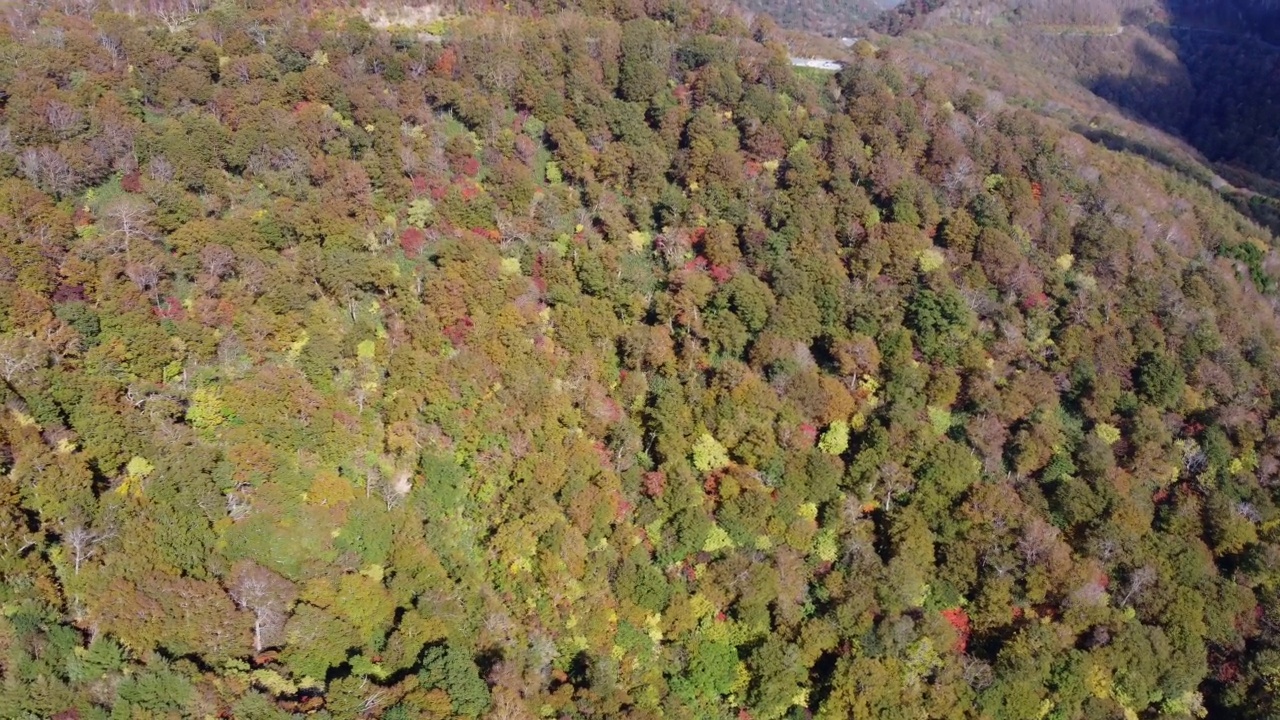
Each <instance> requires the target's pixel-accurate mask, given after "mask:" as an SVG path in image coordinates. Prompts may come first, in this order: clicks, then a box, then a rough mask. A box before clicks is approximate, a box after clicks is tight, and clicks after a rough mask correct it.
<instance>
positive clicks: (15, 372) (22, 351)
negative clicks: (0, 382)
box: [0, 334, 48, 384]
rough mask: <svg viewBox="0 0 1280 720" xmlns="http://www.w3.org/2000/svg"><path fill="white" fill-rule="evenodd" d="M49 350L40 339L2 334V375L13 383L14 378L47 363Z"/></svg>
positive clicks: (0, 370)
mask: <svg viewBox="0 0 1280 720" xmlns="http://www.w3.org/2000/svg"><path fill="white" fill-rule="evenodd" d="M47 358H48V351H47V350H46V349H45V348H44V346H43V345H41V344H40V343H39V342H38V341H36V340H35V339H33V338H29V337H25V336H23V335H16V334H6V335H2V336H0V376H3V377H4V381H5V382H6V383H9V384H13V380H14V378H16V377H18V376H20V375H23V374H25V373H28V372H31V371H32V370H35V369H36V368H38V367H40V366H41V365H43V364H44V363H45V360H46V359H47Z"/></svg>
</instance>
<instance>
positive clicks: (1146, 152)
mask: <svg viewBox="0 0 1280 720" xmlns="http://www.w3.org/2000/svg"><path fill="white" fill-rule="evenodd" d="M1071 130H1072V131H1073V132H1076V133H1079V134H1080V135H1082V136H1084V137H1086V138H1088V139H1089V140H1090V141H1092V142H1094V143H1097V144H1098V145H1101V146H1103V147H1105V148H1107V149H1108V150H1114V151H1116V152H1126V153H1132V154H1134V155H1139V156H1141V157H1144V158H1146V159H1147V160H1150V161H1151V162H1154V163H1157V164H1159V165H1163V166H1165V167H1167V168H1169V169H1170V170H1174V171H1176V172H1179V173H1182V174H1183V175H1185V176H1187V177H1189V178H1191V179H1193V180H1196V181H1197V182H1199V183H1201V184H1202V185H1204V186H1205V187H1207V188H1210V189H1212V190H1215V191H1217V192H1221V193H1222V195H1223V197H1224V199H1226V200H1227V202H1229V203H1231V205H1232V206H1234V207H1235V208H1236V210H1237V211H1238V212H1239V213H1240V214H1242V215H1244V216H1245V217H1248V218H1250V219H1252V220H1253V221H1254V222H1256V223H1258V224H1259V225H1261V226H1262V227H1264V228H1267V229H1268V230H1270V231H1271V232H1272V234H1274V235H1275V236H1276V237H1277V238H1280V200H1277V199H1275V197H1276V196H1277V195H1280V193H1277V192H1276V191H1277V188H1276V186H1275V183H1272V182H1269V181H1266V180H1261V181H1258V184H1260V185H1263V186H1264V188H1265V189H1266V190H1267V191H1268V194H1270V195H1272V196H1271V197H1267V196H1264V195H1255V194H1252V193H1250V192H1248V191H1240V190H1232V189H1231V183H1228V182H1225V181H1224V179H1223V178H1220V177H1217V176H1215V175H1214V174H1213V173H1212V172H1210V171H1209V170H1206V169H1205V167H1204V166H1203V165H1201V164H1199V163H1196V162H1194V161H1192V160H1190V159H1189V158H1187V157H1185V156H1181V155H1178V154H1176V153H1171V152H1169V151H1168V150H1165V149H1164V148H1160V147H1157V146H1155V145H1151V144H1148V143H1146V142H1142V141H1141V140H1135V139H1134V138H1130V137H1125V136H1123V135H1119V134H1117V133H1114V132H1112V131H1110V130H1103V129H1100V128H1094V127H1088V126H1085V125H1074V126H1072V128H1071ZM1235 185H1237V186H1243V183H1241V182H1240V180H1239V179H1236V181H1235Z"/></svg>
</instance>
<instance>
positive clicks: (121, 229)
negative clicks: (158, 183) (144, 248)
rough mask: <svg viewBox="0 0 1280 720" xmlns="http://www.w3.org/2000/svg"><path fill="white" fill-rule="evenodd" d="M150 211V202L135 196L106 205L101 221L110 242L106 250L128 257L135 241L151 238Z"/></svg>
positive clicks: (122, 198)
mask: <svg viewBox="0 0 1280 720" xmlns="http://www.w3.org/2000/svg"><path fill="white" fill-rule="evenodd" d="M152 210H153V207H152V205H151V203H150V202H148V201H146V200H144V199H142V198H140V197H137V196H136V195H124V196H121V197H120V198H117V199H116V200H114V201H112V202H111V204H109V205H107V207H106V208H104V209H103V211H102V220H103V226H104V229H105V230H106V237H107V238H108V239H109V241H110V244H109V245H108V249H109V250H110V251H112V252H122V253H124V255H125V257H126V258H127V257H129V255H130V252H129V250H130V247H131V245H132V244H133V243H134V242H135V241H137V240H141V239H143V238H149V237H151V212H152Z"/></svg>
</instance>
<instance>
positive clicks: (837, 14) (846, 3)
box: [739, 0, 902, 37]
mask: <svg viewBox="0 0 1280 720" xmlns="http://www.w3.org/2000/svg"><path fill="white" fill-rule="evenodd" d="M901 2H902V0H742V2H740V3H739V4H740V5H741V6H742V7H744V8H746V9H747V10H750V11H751V12H756V13H766V14H768V15H769V16H771V17H772V18H773V19H774V20H776V21H778V24H780V25H782V26H783V27H788V28H793V29H798V30H806V31H808V32H812V33H818V34H820V35H826V36H828V37H847V36H852V35H856V34H858V33H859V32H861V30H860V28H863V27H865V26H866V25H867V24H869V23H870V22H872V21H873V20H875V19H876V18H878V17H880V16H882V15H883V14H884V13H886V12H888V11H890V10H892V9H893V8H895V7H897V6H898V5H899V4H900V3H901Z"/></svg>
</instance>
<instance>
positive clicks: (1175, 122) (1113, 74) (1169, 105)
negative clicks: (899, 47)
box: [873, 0, 1280, 218]
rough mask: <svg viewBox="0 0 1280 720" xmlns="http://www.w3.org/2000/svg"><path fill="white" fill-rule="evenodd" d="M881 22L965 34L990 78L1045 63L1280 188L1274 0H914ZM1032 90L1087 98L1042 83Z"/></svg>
mask: <svg viewBox="0 0 1280 720" xmlns="http://www.w3.org/2000/svg"><path fill="white" fill-rule="evenodd" d="M873 24H875V26H876V27H878V28H879V29H880V30H882V31H885V32H891V33H894V34H904V33H914V34H918V35H923V36H925V37H927V38H934V39H940V40H944V41H951V40H954V41H956V42H957V43H958V44H960V45H961V46H965V47H964V52H966V53H968V54H969V55H970V57H968V58H966V59H965V61H964V62H969V63H972V62H975V59H974V57H973V52H974V51H980V53H979V54H983V55H985V57H984V58H982V59H980V60H977V62H978V63H979V67H981V68H982V69H981V70H978V71H977V72H978V74H979V75H986V74H988V72H989V71H988V69H987V68H989V67H997V68H999V67H1005V68H1015V69H1016V70H1015V73H1016V74H1022V73H1023V72H1024V71H1025V70H1026V69H1029V68H1037V69H1038V70H1039V72H1041V73H1044V74H1048V75H1052V76H1055V77H1057V78H1059V79H1060V80H1062V81H1069V83H1073V84H1078V85H1079V86H1081V88H1083V89H1084V90H1087V91H1088V92H1089V93H1090V94H1096V95H1097V96H1098V97H1101V98H1102V99H1104V100H1106V101H1108V102H1109V103H1111V108H1109V109H1107V110H1105V111H1103V112H1101V113H1100V115H1101V116H1102V117H1104V118H1107V119H1108V120H1110V121H1111V122H1117V121H1118V116H1120V117H1123V119H1124V120H1130V121H1137V122H1138V123H1140V124H1144V125H1148V126H1150V127H1152V128H1154V129H1156V130H1158V131H1160V132H1162V133H1167V134H1169V135H1170V136H1172V137H1175V138H1178V139H1180V140H1181V141H1183V142H1184V143H1185V144H1186V145H1187V149H1188V150H1189V151H1190V153H1191V156H1192V157H1191V159H1190V162H1191V163H1193V164H1194V163H1204V164H1206V165H1208V166H1210V167H1211V168H1212V169H1213V171H1214V172H1216V173H1217V174H1219V175H1222V176H1224V177H1228V178H1230V179H1231V181H1232V182H1233V183H1235V184H1237V185H1240V186H1244V187H1247V188H1249V189H1251V190H1253V191H1256V192H1259V193H1262V194H1264V195H1266V196H1269V197H1271V198H1274V197H1276V196H1277V195H1278V194H1280V193H1277V187H1278V186H1277V184H1276V183H1277V181H1278V180H1280V135H1278V134H1277V131H1276V128H1277V127H1280V83H1278V82H1277V79H1280V40H1278V38H1280V6H1278V5H1276V4H1275V3H1273V2H1270V1H1269V0H1217V1H1215V2H1189V1H1187V2H1184V1H1182V0H1126V1H1125V2H1119V3H1103V2H1095V1H1094V0H1069V1H1067V2H1052V3H1049V2H1042V1H1040V0H949V1H948V2H941V3H926V4H904V5H903V6H901V7H899V8H897V9H896V10H895V11H892V12H889V13H886V14H884V15H881V16H880V17H879V18H878V19H877V20H876V21H875V22H874V23H873ZM1058 92H1062V93H1064V95H1066V96H1070V95H1073V94H1075V95H1078V93H1073V92H1072V89H1070V88H1068V89H1066V90H1065V91H1058ZM1030 97H1031V98H1034V99H1047V98H1053V99H1055V100H1063V101H1065V102H1068V103H1070V104H1074V105H1076V106H1077V107H1078V106H1079V105H1080V103H1079V102H1078V101H1077V100H1070V99H1067V98H1066V97H1059V96H1056V95H1055V94H1050V93H1048V92H1046V91H1045V90H1043V89H1041V90H1039V91H1032V92H1031V93H1030ZM1147 135H1148V133H1145V132H1138V133H1136V137H1135V138H1134V140H1135V141H1136V144H1139V145H1140V144H1143V143H1145V142H1149V141H1151V140H1154V142H1155V144H1156V145H1157V146H1158V152H1159V153H1170V152H1173V153H1174V154H1180V153H1178V151H1177V150H1176V149H1173V148H1172V146H1171V145H1170V144H1169V143H1167V142H1165V141H1164V140H1162V139H1160V138H1159V137H1158V135H1157V136H1154V137H1147ZM1149 154H1150V153H1149ZM1266 216H1267V217H1269V218H1270V217H1272V216H1274V211H1267V213H1266Z"/></svg>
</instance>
